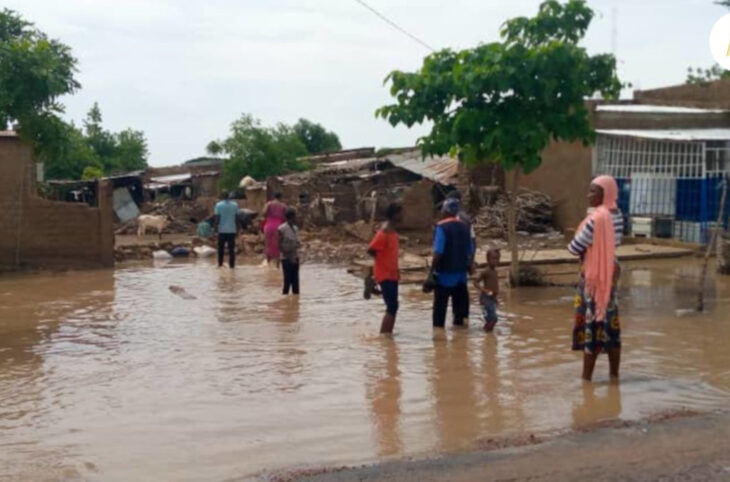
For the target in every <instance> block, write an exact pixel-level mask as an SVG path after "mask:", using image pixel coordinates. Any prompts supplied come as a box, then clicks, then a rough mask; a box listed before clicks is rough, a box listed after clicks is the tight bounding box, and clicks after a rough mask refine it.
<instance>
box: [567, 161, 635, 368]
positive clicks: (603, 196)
mask: <svg viewBox="0 0 730 482" xmlns="http://www.w3.org/2000/svg"><path fill="white" fill-rule="evenodd" d="M617 200H618V186H617V185H616V180H615V179H614V178H612V177H611V176H599V177H597V178H595V179H594V180H593V182H592V183H591V186H590V189H589V190H588V202H589V204H590V205H591V208H592V209H591V210H589V211H591V212H590V214H589V215H588V216H587V217H586V218H585V219H584V220H583V222H582V223H581V224H580V226H578V230H577V232H576V235H575V238H573V241H571V243H570V245H569V246H568V250H569V251H570V252H571V253H573V254H574V255H576V256H580V258H581V274H580V280H579V282H578V293H577V294H576V296H575V326H574V328H573V350H576V351H583V379H584V380H588V381H590V380H591V378H592V377H593V368H594V367H595V366H596V358H597V357H598V355H599V354H600V353H601V352H603V351H605V352H606V353H608V360H609V366H610V375H611V377H612V378H617V377H618V371H619V364H620V362H621V324H620V322H619V315H618V304H617V302H616V287H617V284H618V279H619V276H620V274H621V268H620V267H619V264H618V261H617V259H616V247H617V246H619V245H620V244H621V240H622V237H623V215H622V214H621V211H619V209H618V206H617V204H616V201H617Z"/></svg>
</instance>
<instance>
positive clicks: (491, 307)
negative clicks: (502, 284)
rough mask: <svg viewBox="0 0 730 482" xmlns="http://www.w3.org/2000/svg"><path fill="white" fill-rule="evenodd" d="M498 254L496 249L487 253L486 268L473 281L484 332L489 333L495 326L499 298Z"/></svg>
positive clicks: (491, 249)
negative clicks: (480, 307)
mask: <svg viewBox="0 0 730 482" xmlns="http://www.w3.org/2000/svg"><path fill="white" fill-rule="evenodd" d="M499 258H500V252H499V249H497V248H489V250H488V251H487V268H486V269H485V270H484V271H482V272H481V273H480V274H479V277H478V278H477V279H476V280H474V286H475V287H476V288H477V289H478V290H479V293H480V295H479V303H480V304H481V305H482V313H483V314H484V331H486V332H491V331H492V330H494V325H496V324H497V297H498V296H499V276H498V274H497V266H498V265H499Z"/></svg>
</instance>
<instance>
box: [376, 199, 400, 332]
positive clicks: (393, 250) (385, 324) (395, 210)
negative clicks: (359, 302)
mask: <svg viewBox="0 0 730 482" xmlns="http://www.w3.org/2000/svg"><path fill="white" fill-rule="evenodd" d="M402 215H403V208H402V206H401V205H400V204H397V203H392V204H390V205H388V209H387V211H386V213H385V217H386V221H385V223H384V224H383V227H382V228H380V230H379V231H378V232H377V233H376V234H375V237H374V238H373V240H372V241H371V242H370V246H368V253H369V254H370V255H371V256H373V257H374V258H375V263H374V264H373V274H374V278H375V282H376V283H378V284H379V285H380V291H381V292H382V295H383V301H385V315H384V316H383V321H382V323H381V325H380V333H393V327H394V326H395V315H396V313H398V281H399V280H400V270H399V269H398V233H397V232H396V228H397V227H398V224H399V223H400V221H401V219H402Z"/></svg>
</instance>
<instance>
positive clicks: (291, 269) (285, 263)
mask: <svg viewBox="0 0 730 482" xmlns="http://www.w3.org/2000/svg"><path fill="white" fill-rule="evenodd" d="M281 269H282V270H283V271H284V291H283V293H284V294H285V295H288V294H289V288H291V291H292V293H294V294H295V295H298V294H299V261H292V260H289V259H282V260H281Z"/></svg>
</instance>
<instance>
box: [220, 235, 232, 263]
mask: <svg viewBox="0 0 730 482" xmlns="http://www.w3.org/2000/svg"><path fill="white" fill-rule="evenodd" d="M226 244H227V245H228V264H229V265H230V266H231V268H235V267H236V234H235V233H218V266H223V252H224V249H225V247H226Z"/></svg>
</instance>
